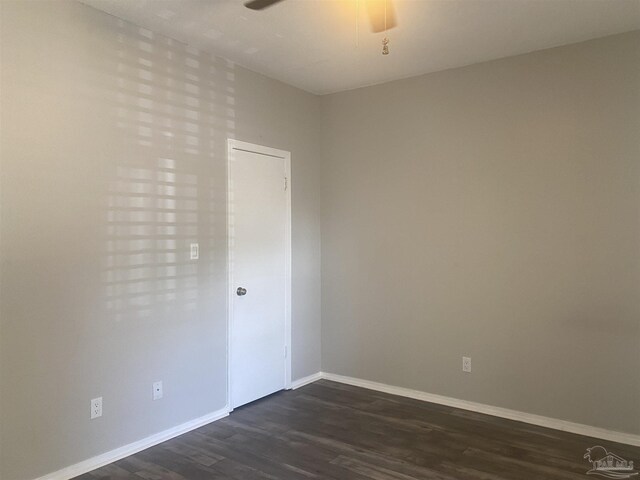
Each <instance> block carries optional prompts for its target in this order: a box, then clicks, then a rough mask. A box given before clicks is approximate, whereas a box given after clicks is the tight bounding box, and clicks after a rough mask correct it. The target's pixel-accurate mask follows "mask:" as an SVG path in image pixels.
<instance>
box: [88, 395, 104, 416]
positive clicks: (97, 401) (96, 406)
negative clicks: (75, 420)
mask: <svg viewBox="0 0 640 480" xmlns="http://www.w3.org/2000/svg"><path fill="white" fill-rule="evenodd" d="M101 416H102V397H98V398H94V399H93V400H91V420H93V419H94V418H98V417H101Z"/></svg>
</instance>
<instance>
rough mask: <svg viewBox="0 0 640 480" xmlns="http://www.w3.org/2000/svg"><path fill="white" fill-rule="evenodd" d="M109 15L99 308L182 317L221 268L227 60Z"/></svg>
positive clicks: (231, 125) (230, 71)
mask: <svg viewBox="0 0 640 480" xmlns="http://www.w3.org/2000/svg"><path fill="white" fill-rule="evenodd" d="M114 22H115V23H116V24H117V32H118V33H117V38H115V39H114V40H115V42H116V47H115V48H114V49H113V52H115V53H114V54H113V55H114V57H113V58H108V61H107V62H106V63H107V64H108V65H107V68H108V69H109V70H110V78H112V79H113V80H114V82H115V85H116V88H115V89H114V90H110V91H109V92H108V93H107V94H108V95H109V96H110V98H111V99H112V100H113V104H114V122H115V128H116V129H117V132H118V133H117V138H119V140H120V141H121V143H120V144H119V145H116V146H115V150H116V151H117V156H116V158H113V159H109V164H108V168H109V172H110V173H109V175H108V177H109V178H108V182H107V183H108V188H107V193H106V202H105V209H106V210H105V217H106V218H105V220H106V241H105V254H104V262H103V282H104V286H105V289H104V291H105V295H106V309H107V312H108V314H109V317H110V318H111V319H113V320H115V321H118V322H121V321H127V320H132V319H136V318H152V319H154V320H155V319H158V318H163V317H164V318H166V319H170V320H172V319H175V318H185V315H187V317H188V312H192V311H194V310H197V309H198V308H199V307H200V306H201V301H203V299H201V298H200V296H202V295H203V287H205V286H206V285H207V283H208V282H209V283H211V281H215V280H216V279H218V280H219V279H220V278H226V266H225V258H226V257H225V256H226V227H225V222H226V220H225V217H226V197H225V189H226V140H227V138H228V137H233V132H234V129H235V110H234V103H235V101H234V94H235V91H234V81H235V73H234V66H233V64H232V63H231V62H228V61H226V60H222V59H218V58H215V57H212V56H210V55H208V54H204V53H202V52H199V51H197V50H195V49H192V48H190V47H188V46H186V45H184V44H181V43H179V42H177V41H175V40H171V39H168V38H164V37H160V36H157V35H156V34H154V33H153V32H151V31H149V30H146V29H143V28H140V27H136V26H133V25H130V24H127V23H125V22H123V21H121V20H114ZM191 243H199V245H200V259H199V260H191V259H190V257H189V247H190V244H191ZM203 283H204V285H203ZM210 288H213V287H211V286H210ZM213 293H215V292H211V291H207V292H205V293H204V295H205V296H209V297H211V295H212V294H213Z"/></svg>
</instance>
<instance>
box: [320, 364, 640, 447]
mask: <svg viewBox="0 0 640 480" xmlns="http://www.w3.org/2000/svg"><path fill="white" fill-rule="evenodd" d="M320 376H321V377H322V378H324V379H327V380H331V381H334V382H339V383H345V384H347V385H353V386H355V387H362V388H368V389H370V390H377V391H379V392H385V393H390V394H392V395H399V396H401V397H408V398H413V399H416V400H423V401H425V402H431V403H437V404H440V405H446V406H449V407H455V408H460V409H462V410H469V411H472V412H478V413H484V414H487V415H493V416H495V417H501V418H506V419H509V420H516V421H518V422H524V423H529V424H532V425H538V426H540V427H547V428H553V429H555V430H562V431H563V432H570V433H576V434H578V435H585V436H587V437H595V438H599V439H603V440H609V441H611V442H618V443H624V444H627V445H635V446H640V435H634V434H632V433H625V432H616V431H614V430H607V429H604V428H599V427H591V426H589V425H583V424H580V423H573V422H568V421H566V420H558V419H555V418H550V417H543V416H542V415H534V414H532V413H525V412H519V411H517V410H510V409H508V408H501V407H494V406H491V405H485V404H482V403H476V402H469V401H467V400H458V399H457V398H451V397H445V396H442V395H434V394H432V393H426V392H421V391H419V390H411V389H409V388H402V387H394V386H392V385H386V384H384V383H378V382H372V381H369V380H362V379H360V378H353V377H346V376H344V375H337V374H335V373H326V372H321V374H320Z"/></svg>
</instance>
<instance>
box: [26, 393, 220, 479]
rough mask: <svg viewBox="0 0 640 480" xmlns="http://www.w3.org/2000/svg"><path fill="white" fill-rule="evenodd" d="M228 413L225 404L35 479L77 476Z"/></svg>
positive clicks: (213, 420)
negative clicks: (213, 410) (204, 413)
mask: <svg viewBox="0 0 640 480" xmlns="http://www.w3.org/2000/svg"><path fill="white" fill-rule="evenodd" d="M228 415H229V407H228V406H225V407H224V408H222V409H220V410H217V411H215V412H211V413H209V414H207V415H204V416H202V417H199V418H196V419H193V420H189V421H188V422H185V423H183V424H181V425H178V426H175V427H173V428H170V429H167V430H164V431H162V432H159V433H155V434H153V435H150V436H148V437H146V438H143V439H142V440H138V441H137V442H133V443H130V444H128V445H124V446H122V447H119V448H116V449H114V450H111V451H109V452H106V453H103V454H101V455H97V456H95V457H92V458H89V459H87V460H83V461H82V462H79V463H76V464H75V465H70V466H68V467H65V468H63V469H61V470H58V471H57V472H53V473H49V474H47V475H44V476H42V477H39V478H37V479H35V480H70V479H72V478H74V477H77V476H78V475H82V474H84V473H88V472H90V471H92V470H95V469H96V468H100V467H103V466H104V465H108V464H109V463H113V462H115V461H117V460H121V459H123V458H125V457H128V456H130V455H133V454H134V453H138V452H141V451H142V450H146V449H147V448H149V447H153V446H154V445H158V444H159V443H162V442H166V441H167V440H170V439H172V438H175V437H178V436H180V435H182V434H184V433H187V432H190V431H191V430H195V429H197V428H200V427H203V426H205V425H207V424H209V423H211V422H215V421H216V420H220V419H221V418H224V417H226V416H228Z"/></svg>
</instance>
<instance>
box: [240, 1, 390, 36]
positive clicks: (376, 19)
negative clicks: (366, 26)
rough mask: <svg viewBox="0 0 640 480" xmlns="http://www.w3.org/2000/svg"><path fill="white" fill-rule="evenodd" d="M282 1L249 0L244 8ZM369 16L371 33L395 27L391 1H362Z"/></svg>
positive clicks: (259, 8)
mask: <svg viewBox="0 0 640 480" xmlns="http://www.w3.org/2000/svg"><path fill="white" fill-rule="evenodd" d="M282 1H283V0H249V1H248V2H245V4H244V6H245V7H247V8H250V9H251V10H263V9H265V8H267V7H270V6H272V5H275V4H276V3H280V2H282ZM362 2H363V3H364V4H365V8H366V9H367V14H368V15H369V21H370V22H371V31H372V32H373V33H379V32H385V31H387V30H389V29H391V28H393V27H395V26H397V24H398V22H397V21H396V15H395V10H394V8H393V1H392V0H362Z"/></svg>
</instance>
